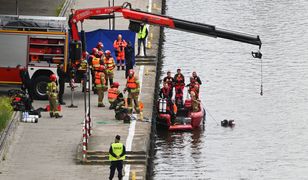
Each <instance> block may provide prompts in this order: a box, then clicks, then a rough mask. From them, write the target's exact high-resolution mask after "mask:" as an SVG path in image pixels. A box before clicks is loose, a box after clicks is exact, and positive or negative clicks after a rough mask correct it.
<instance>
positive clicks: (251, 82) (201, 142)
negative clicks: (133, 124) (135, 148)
mask: <svg viewBox="0 0 308 180" xmlns="http://www.w3.org/2000/svg"><path fill="white" fill-rule="evenodd" d="M167 15H169V16H173V17H176V18H179V19H185V20H190V21H198V22H202V23H207V24H212V25H216V27H221V28H225V29H230V30H236V31H240V32H247V33H251V34H259V35H260V37H261V40H262V42H263V46H262V53H263V60H262V61H263V86H264V95H263V96H260V81H261V80H260V75H261V72H260V64H261V63H260V62H261V61H260V60H259V59H254V58H252V57H251V55H250V52H251V51H252V50H253V51H255V50H257V49H258V47H257V46H254V45H249V44H244V43H239V42H235V41H230V40H224V39H214V38H211V37H207V36H201V35H195V34H190V33H186V32H181V31H176V30H170V29H165V40H166V41H165V43H164V46H163V56H164V58H163V62H164V63H163V73H165V72H167V70H171V71H172V72H173V73H174V72H175V70H176V68H182V71H183V73H184V75H185V77H186V78H187V80H188V79H189V76H190V74H191V72H192V71H193V70H195V71H197V73H198V75H199V76H200V77H201V79H202V80H203V84H202V86H201V96H202V102H203V103H204V104H205V106H206V110H207V111H208V112H209V113H210V114H211V115H212V117H211V116H210V115H209V113H208V114H207V121H206V127H205V131H203V130H197V131H194V132H175V133H168V132H158V133H157V137H156V141H155V145H156V147H155V158H154V162H153V163H154V175H153V179H177V180H178V179H215V180H216V179H222V180H225V179H232V180H233V179H279V180H281V179H288V180H290V179H308V154H307V152H308V120H307V119H308V46H307V44H308V1H306V0H293V1H290V0H271V1H268V0H255V1H251V0H234V1H229V0H207V1H204V0H181V1H178V0H168V1H167ZM223 119H234V120H235V123H236V125H235V127H234V128H233V129H231V128H223V127H221V126H220V125H217V124H216V122H215V121H217V122H218V123H220V121H221V120H223Z"/></svg>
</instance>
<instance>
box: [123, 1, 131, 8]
mask: <svg viewBox="0 0 308 180" xmlns="http://www.w3.org/2000/svg"><path fill="white" fill-rule="evenodd" d="M127 7H128V8H129V9H131V8H132V4H131V3H129V2H124V3H123V5H122V8H127Z"/></svg>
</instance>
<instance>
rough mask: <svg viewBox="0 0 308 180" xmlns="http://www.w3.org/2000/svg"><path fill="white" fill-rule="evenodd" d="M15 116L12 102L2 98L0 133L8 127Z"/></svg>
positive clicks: (0, 105) (0, 100)
mask: <svg viewBox="0 0 308 180" xmlns="http://www.w3.org/2000/svg"><path fill="white" fill-rule="evenodd" d="M12 114H13V107H12V106H11V100H10V98H8V97H0V132H2V130H3V129H4V128H5V127H6V125H7V124H8V122H9V120H10V119H11V117H12Z"/></svg>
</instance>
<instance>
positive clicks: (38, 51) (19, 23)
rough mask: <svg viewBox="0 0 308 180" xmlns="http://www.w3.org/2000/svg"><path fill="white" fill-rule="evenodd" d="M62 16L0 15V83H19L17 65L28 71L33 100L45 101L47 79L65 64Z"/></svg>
mask: <svg viewBox="0 0 308 180" xmlns="http://www.w3.org/2000/svg"><path fill="white" fill-rule="evenodd" d="M66 25H67V20H66V18H65V17H42V16H8V15H4V16H0V42H1V46H0V55H1V56H0V59H1V60H0V83H1V84H21V79H20V75H19V69H18V66H19V65H20V66H24V67H26V68H27V69H28V72H29V75H30V79H31V82H32V85H33V88H31V91H32V92H31V93H32V94H33V95H34V97H35V98H36V99H47V95H46V85H47V83H48V81H49V76H50V75H51V74H52V73H55V74H56V73H57V65H58V64H60V63H61V64H63V65H64V68H65V70H66V68H67V65H68V32H67V29H66Z"/></svg>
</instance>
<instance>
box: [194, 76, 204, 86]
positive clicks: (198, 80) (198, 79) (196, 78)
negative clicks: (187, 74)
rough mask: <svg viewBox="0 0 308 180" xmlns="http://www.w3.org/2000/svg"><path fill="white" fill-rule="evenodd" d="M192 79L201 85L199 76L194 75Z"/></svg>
mask: <svg viewBox="0 0 308 180" xmlns="http://www.w3.org/2000/svg"><path fill="white" fill-rule="evenodd" d="M194 79H195V80H196V81H197V82H198V83H199V84H200V85H201V84H202V82H201V80H200V77H199V76H196V77H194Z"/></svg>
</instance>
